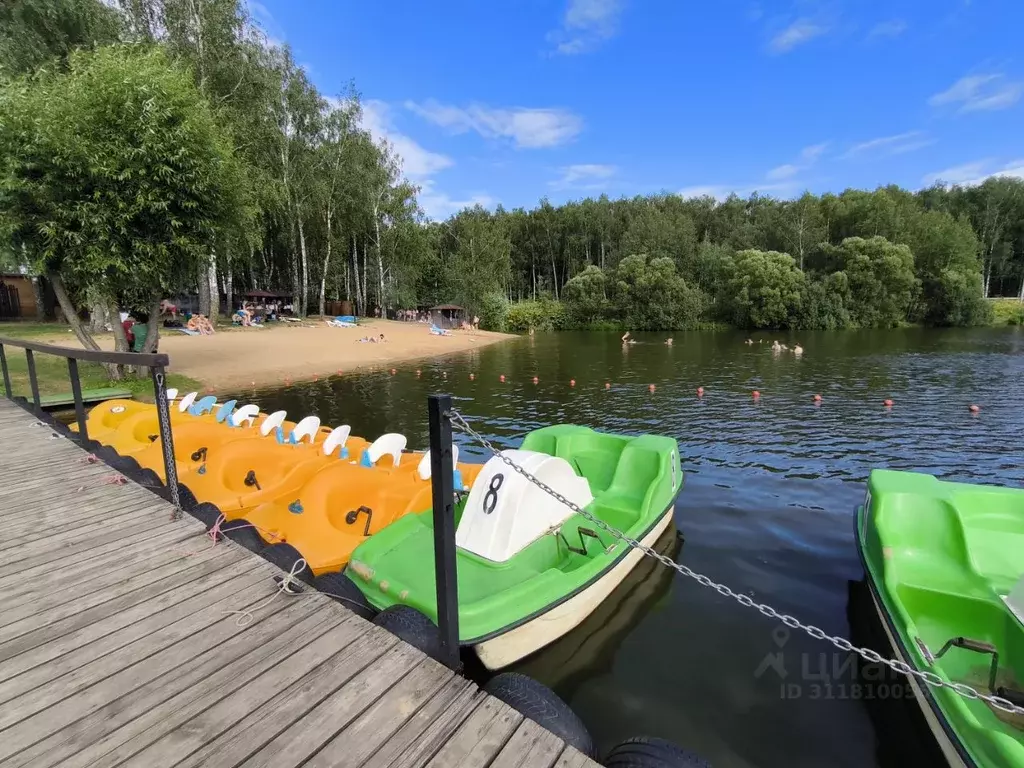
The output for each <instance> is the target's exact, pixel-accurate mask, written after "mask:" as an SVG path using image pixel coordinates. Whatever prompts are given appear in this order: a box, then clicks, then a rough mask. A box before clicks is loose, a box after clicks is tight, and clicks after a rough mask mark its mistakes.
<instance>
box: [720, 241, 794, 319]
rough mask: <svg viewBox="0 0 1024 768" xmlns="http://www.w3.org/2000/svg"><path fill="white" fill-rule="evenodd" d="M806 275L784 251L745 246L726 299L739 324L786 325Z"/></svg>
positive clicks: (735, 268)
mask: <svg viewBox="0 0 1024 768" xmlns="http://www.w3.org/2000/svg"><path fill="white" fill-rule="evenodd" d="M805 281H806V277H805V276H804V273H803V271H802V270H801V269H800V268H799V267H798V266H797V265H796V261H795V260H794V259H793V257H792V256H790V255H789V254H788V253H779V252H777V251H758V250H753V249H749V250H745V251H740V252H739V253H737V254H736V259H735V262H734V266H733V269H732V272H731V275H730V277H729V279H728V283H727V291H726V299H725V301H726V302H727V304H728V306H730V307H731V310H732V312H731V314H732V319H733V322H734V323H735V324H736V325H737V326H739V327H740V328H790V327H794V326H795V325H797V324H798V322H797V319H798V316H799V313H800V311H801V308H802V305H803V294H804V290H805Z"/></svg>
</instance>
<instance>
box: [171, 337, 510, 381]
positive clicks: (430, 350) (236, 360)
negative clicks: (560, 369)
mask: <svg viewBox="0 0 1024 768" xmlns="http://www.w3.org/2000/svg"><path fill="white" fill-rule="evenodd" d="M308 325H314V326H315V327H312V328H311V327H308ZM382 333H383V334H384V338H385V339H386V340H387V341H386V343H383V344H381V343H376V344H370V343H360V342H359V341H358V339H361V338H363V337H364V336H373V337H374V338H376V337H379V336H380V334H382ZM451 334H452V335H451V336H434V335H432V334H431V333H430V330H429V326H427V325H423V324H421V323H399V322H395V321H391V320H374V321H372V322H369V323H365V324H363V325H360V326H359V327H357V328H332V327H330V326H327V325H325V324H324V323H322V322H319V321H314V320H310V321H307V323H306V325H297V324H288V325H285V326H284V327H275V328H264V329H258V328H242V329H239V330H234V331H231V332H226V333H225V332H221V333H216V334H214V335H213V336H186V335H184V334H179V333H175V332H173V331H170V330H169V329H162V331H161V334H160V351H161V352H165V353H166V354H167V355H168V356H169V357H170V359H171V366H170V370H171V371H173V372H175V373H181V374H184V375H185V376H191V377H192V378H194V379H198V380H199V381H201V382H203V383H204V384H206V385H207V386H208V387H221V388H229V387H234V386H241V385H250V384H252V383H253V382H255V383H256V386H266V385H271V384H279V383H283V382H284V380H285V378H286V377H287V378H290V379H291V380H292V381H300V380H303V379H307V380H308V379H311V378H312V377H313V376H317V375H319V376H328V375H336V374H337V373H338V371H339V370H340V371H342V372H343V373H349V372H351V371H355V370H360V369H365V368H369V367H372V366H386V365H391V364H398V363H404V362H408V361H410V360H416V359H421V358H430V357H437V356H439V355H445V354H449V353H452V352H463V351H465V350H470V349H478V348H480V347H484V346H487V345H488V344H494V343H496V342H499V341H504V340H506V339H510V338H514V337H513V336H510V335H508V334H505V333H491V332H489V331H451Z"/></svg>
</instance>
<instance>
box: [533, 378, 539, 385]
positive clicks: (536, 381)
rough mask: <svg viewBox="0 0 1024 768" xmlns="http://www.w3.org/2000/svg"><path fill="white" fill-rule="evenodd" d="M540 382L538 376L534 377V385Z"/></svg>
mask: <svg viewBox="0 0 1024 768" xmlns="http://www.w3.org/2000/svg"><path fill="white" fill-rule="evenodd" d="M539 381H540V379H538V378H537V377H536V376H534V377H533V383H534V384H537V383H538V382H539Z"/></svg>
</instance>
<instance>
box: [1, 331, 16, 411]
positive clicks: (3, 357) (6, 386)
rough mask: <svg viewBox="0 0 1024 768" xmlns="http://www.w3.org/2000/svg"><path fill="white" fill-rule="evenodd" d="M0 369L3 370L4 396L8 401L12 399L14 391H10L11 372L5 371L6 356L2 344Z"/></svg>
mask: <svg viewBox="0 0 1024 768" xmlns="http://www.w3.org/2000/svg"><path fill="white" fill-rule="evenodd" d="M0 368H3V369H4V394H5V395H6V396H7V399H8V400H10V399H11V398H13V397H14V390H13V389H11V372H10V371H9V370H7V354H6V353H5V352H4V345H3V344H0Z"/></svg>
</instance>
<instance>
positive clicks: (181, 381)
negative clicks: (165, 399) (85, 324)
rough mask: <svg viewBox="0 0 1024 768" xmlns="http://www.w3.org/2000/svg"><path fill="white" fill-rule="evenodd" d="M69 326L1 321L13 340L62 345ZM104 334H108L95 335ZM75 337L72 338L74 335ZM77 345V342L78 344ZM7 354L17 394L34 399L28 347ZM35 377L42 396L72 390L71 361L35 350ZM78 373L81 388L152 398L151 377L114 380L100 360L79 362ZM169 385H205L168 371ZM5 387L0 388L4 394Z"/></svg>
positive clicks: (181, 387)
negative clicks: (119, 389) (116, 389)
mask: <svg viewBox="0 0 1024 768" xmlns="http://www.w3.org/2000/svg"><path fill="white" fill-rule="evenodd" d="M68 330H69V329H68V327H67V326H66V325H64V324H63V323H28V322H4V323H0V337H2V336H7V337H9V338H12V339H30V340H33V341H35V340H40V341H44V340H45V341H44V343H53V344H55V345H58V346H59V345H61V337H64V336H70V335H71V334H69V333H68ZM96 335H98V336H104V335H109V334H96ZM72 338H73V337H72ZM76 346H77V345H76ZM4 353H5V354H6V356H7V368H8V370H9V371H10V375H11V389H12V390H13V391H14V394H15V395H21V396H23V397H26V398H29V399H31V398H32V387H31V385H30V384H29V380H28V361H27V360H26V358H25V350H23V349H20V348H19V347H10V346H8V347H4ZM35 361H36V376H37V377H38V379H39V393H40V394H41V395H60V394H65V393H67V394H68V395H70V393H71V379H70V378H69V376H68V363H67V360H66V359H64V358H63V357H54V356H53V355H45V354H43V353H41V352H36V353H35ZM78 375H79V377H80V378H81V381H82V389H97V388H100V387H123V388H125V389H130V390H131V391H132V392H133V393H134V396H135V398H136V399H137V400H149V401H152V400H153V380H152V379H151V378H150V377H149V376H143V377H128V378H124V379H121V380H120V381H111V380H110V378H109V377H108V376H107V371H106V369H105V368H104V367H103V366H102V365H100V364H99V363H86V362H81V361H80V362H79V363H78ZM167 386H168V387H177V388H178V390H179V391H182V392H190V391H192V390H202V388H203V384H202V383H201V382H199V381H196V380H195V379H192V378H189V377H188V376H182V375H181V374H176V373H168V374H167ZM2 392H3V390H0V393H2Z"/></svg>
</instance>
